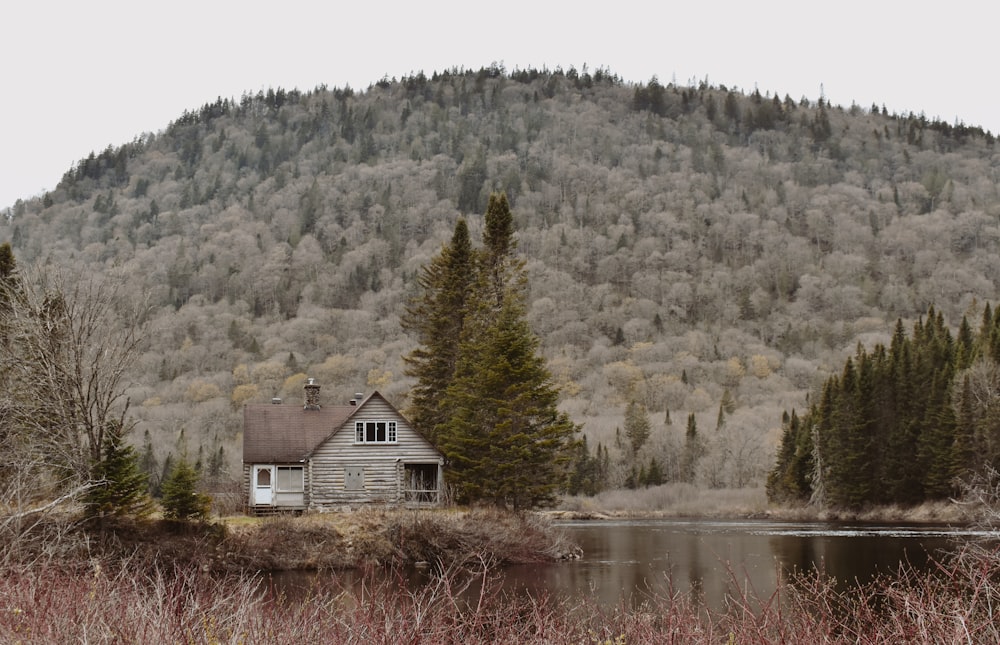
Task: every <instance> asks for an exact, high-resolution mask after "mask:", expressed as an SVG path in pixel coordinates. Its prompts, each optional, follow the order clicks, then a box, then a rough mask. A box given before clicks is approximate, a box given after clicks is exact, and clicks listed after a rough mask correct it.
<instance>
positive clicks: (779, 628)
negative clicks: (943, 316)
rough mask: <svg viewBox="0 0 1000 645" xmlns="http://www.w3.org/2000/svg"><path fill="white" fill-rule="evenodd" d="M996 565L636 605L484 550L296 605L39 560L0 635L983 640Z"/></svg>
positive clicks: (1, 592) (153, 576) (317, 594)
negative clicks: (431, 571) (539, 588)
mask: <svg viewBox="0 0 1000 645" xmlns="http://www.w3.org/2000/svg"><path fill="white" fill-rule="evenodd" d="M954 562H956V563H957V562H967V560H962V559H957V560H955V561H954ZM995 562H996V561H995V560H994V561H992V564H990V563H989V562H983V563H982V565H983V566H981V567H980V568H979V569H975V570H967V569H964V568H961V567H958V566H957V565H947V566H946V565H942V566H941V567H939V569H938V570H937V571H935V572H932V573H919V572H915V571H912V570H903V571H901V572H900V574H899V575H898V576H896V577H885V578H881V579H879V580H876V581H875V582H873V583H870V584H868V585H865V586H863V587H860V588H856V589H853V590H852V591H851V592H849V593H848V592H843V591H839V590H838V589H837V587H836V585H835V584H834V581H832V580H830V579H828V578H824V577H823V576H822V575H821V574H812V575H809V576H805V577H801V578H798V579H796V580H794V581H793V582H789V581H781V582H780V583H779V585H778V588H777V590H776V591H775V592H774V593H773V594H771V595H767V596H761V595H759V594H757V593H756V592H755V591H754V590H753V589H747V588H745V587H741V586H740V585H733V589H734V591H733V592H732V593H731V595H730V597H729V599H728V602H727V604H726V606H725V607H724V608H722V609H719V610H710V609H706V608H705V607H704V606H703V605H701V604H700V603H699V602H698V600H697V598H696V597H695V596H693V595H692V594H690V593H682V592H679V591H675V590H668V591H666V592H662V593H659V594H655V595H650V596H649V597H648V598H647V599H646V600H645V602H643V603H642V604H641V605H639V606H637V607H633V606H626V605H621V606H615V607H606V606H601V605H599V604H598V603H596V602H595V601H594V600H593V599H590V598H570V599H564V600H556V599H553V598H552V597H548V596H542V597H531V596H528V595H526V594H524V593H517V592H510V591H505V590H504V589H503V586H502V585H501V584H500V582H501V579H500V578H501V574H500V573H499V572H498V570H497V569H495V568H494V567H493V566H492V564H491V562H490V559H489V558H488V557H486V556H482V557H480V558H478V559H474V560H470V561H468V562H466V563H464V564H462V565H461V566H458V565H453V566H450V567H444V571H443V572H442V573H441V574H440V575H438V576H435V577H433V578H432V579H431V580H430V581H428V582H427V583H426V584H424V585H423V586H421V587H420V588H418V589H416V590H414V589H413V588H412V587H410V586H409V585H407V584H406V582H405V580H404V578H403V577H402V576H400V577H399V578H396V577H393V576H391V575H388V576H387V575H384V574H382V575H372V576H370V577H368V578H366V579H365V580H364V581H362V582H361V583H360V585H352V586H338V585H336V584H333V585H329V586H327V587H317V588H314V589H310V591H309V593H308V595H307V596H306V597H304V598H295V599H293V600H289V599H286V598H284V597H283V596H281V595H277V594H275V593H274V591H273V589H272V588H270V587H269V586H268V585H266V584H264V581H263V579H262V578H260V577H257V576H227V577H216V576H212V575H209V574H207V573H204V572H202V571H201V569H199V568H197V567H188V568H176V569H171V570H167V569H160V568H153V569H145V568H144V567H142V566H134V565H133V564H129V563H125V565H124V566H121V567H117V568H115V569H114V570H112V569H111V568H110V567H106V566H102V565H101V564H99V563H97V562H94V563H92V565H91V567H90V569H89V570H87V571H83V572H76V573H71V572H67V571H65V570H62V569H58V568H55V567H51V566H41V567H34V568H23V569H17V570H11V571H7V572H5V573H6V575H4V576H2V577H0V641H3V642H22V643H50V642H91V643H98V642H185V643H246V642H251V643H257V642H280V641H284V640H291V639H294V640H298V641H304V642H336V643H347V644H351V643H469V644H478V643H552V644H558V643H593V644H596V643H601V644H604V643H726V642H729V643H806V642H808V643H863V644H889V643H903V642H906V643H988V642H998V640H1000V621H998V618H1000V616H997V608H998V606H1000V598H998V596H997V587H996V576H997V573H998V571H997V568H996V564H995Z"/></svg>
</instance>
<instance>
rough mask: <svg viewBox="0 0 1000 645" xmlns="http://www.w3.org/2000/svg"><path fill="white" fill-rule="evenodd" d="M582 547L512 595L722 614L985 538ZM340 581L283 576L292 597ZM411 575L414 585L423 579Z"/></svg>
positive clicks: (753, 536) (645, 524) (619, 525)
mask: <svg viewBox="0 0 1000 645" xmlns="http://www.w3.org/2000/svg"><path fill="white" fill-rule="evenodd" d="M556 526H558V527H560V528H561V529H562V530H564V531H566V532H567V533H568V534H569V536H570V537H571V538H572V539H573V540H574V541H576V542H577V543H578V544H580V546H581V547H583V554H584V555H583V558H582V559H580V560H576V561H571V562H558V563H552V564H546V565H537V564H533V565H518V566H510V567H506V568H505V569H504V573H503V585H504V586H505V587H506V588H507V589H510V590H517V591H518V592H521V593H531V594H533V595H542V594H547V595H549V596H553V597H565V596H589V597H592V598H594V599H595V600H596V601H597V602H599V603H601V604H602V605H604V606H608V607H611V606H616V605H619V604H621V603H623V602H624V603H627V604H633V605H635V604H638V603H640V602H642V601H643V600H644V599H645V598H647V597H648V595H649V594H650V593H661V594H663V593H666V592H669V591H670V590H671V589H674V590H678V591H689V590H693V591H694V593H696V594H697V596H698V597H699V598H700V599H701V600H702V601H703V602H705V603H706V604H707V605H709V606H712V607H720V606H721V604H722V603H723V599H724V598H725V596H726V594H727V593H730V592H732V591H733V587H734V586H737V585H738V586H740V587H743V588H747V589H751V590H752V591H753V593H755V594H756V595H757V597H760V598H766V597H767V596H769V595H770V594H771V593H772V592H773V591H774V589H775V585H776V584H777V582H778V581H779V580H781V579H787V577H788V576H789V574H790V573H791V572H794V571H808V570H812V569H819V570H821V571H824V572H825V573H826V574H828V575H830V576H832V577H834V578H835V579H836V580H837V581H838V583H839V584H840V585H841V586H842V587H844V586H847V585H851V584H857V583H858V582H867V581H869V580H871V579H872V578H873V577H874V576H876V575H879V574H890V575H891V574H893V573H895V572H896V571H897V570H898V568H899V565H900V563H903V562H906V563H909V564H910V565H913V566H915V567H917V568H927V567H929V566H930V558H932V557H940V556H941V555H943V554H945V553H946V552H948V551H949V550H953V549H954V548H955V547H956V546H958V545H959V544H960V543H961V541H962V540H964V539H967V538H969V537H978V536H982V535H983V534H982V533H979V532H976V531H972V530H968V529H961V528H950V527H948V526H930V525H925V524H920V525H899V524H894V525H889V524H847V523H825V522H824V523H819V522H817V523H790V522H773V521H763V520H762V521H756V520H746V521H740V520H722V521H706V520H690V521H686V520H622V521H572V522H558V523H556ZM324 575H326V576H330V575H337V576H339V583H340V584H347V585H350V584H352V582H351V576H352V575H353V574H351V573H348V574H346V575H345V574H343V573H341V574H301V573H288V574H280V577H278V578H273V581H274V582H275V583H277V585H278V586H280V587H282V588H283V589H284V590H285V591H292V592H294V587H300V588H302V587H306V586H308V585H311V584H315V583H317V582H320V583H322V582H323V581H322V576H324ZM428 575H429V574H427V573H426V572H419V571H415V572H412V578H411V582H410V583H411V584H412V585H415V586H418V585H420V584H422V582H423V581H426V579H427V576H428Z"/></svg>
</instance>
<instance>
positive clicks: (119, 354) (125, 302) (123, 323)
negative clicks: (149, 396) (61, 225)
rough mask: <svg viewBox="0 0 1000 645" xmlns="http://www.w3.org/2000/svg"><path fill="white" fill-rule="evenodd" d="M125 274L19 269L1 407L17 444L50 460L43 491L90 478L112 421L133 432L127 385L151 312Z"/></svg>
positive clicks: (0, 353) (42, 475) (4, 352)
mask: <svg viewBox="0 0 1000 645" xmlns="http://www.w3.org/2000/svg"><path fill="white" fill-rule="evenodd" d="M125 278H126V276H125V275H124V274H122V273H112V274H110V275H109V276H107V277H101V278H96V277H84V276H79V275H74V274H72V273H70V272H68V271H64V270H60V269H57V268H52V267H35V268H32V269H29V270H27V271H25V272H23V273H22V274H21V277H20V280H19V282H18V286H17V289H16V292H15V293H13V294H12V297H11V299H10V305H9V307H8V308H7V310H6V312H5V320H4V324H5V325H6V329H7V332H8V341H9V342H7V343H5V344H3V346H0V366H2V369H3V370H4V373H5V375H6V380H7V383H6V385H7V388H6V392H5V393H4V401H3V405H4V406H5V408H6V410H5V412H6V413H7V414H6V415H5V416H6V419H7V423H8V426H9V427H10V428H12V429H13V430H14V434H15V435H16V437H17V438H18V440H17V445H16V449H17V450H18V451H23V452H25V453H27V455H26V456H30V457H29V458H28V459H27V461H28V462H30V463H37V464H43V465H44V467H43V468H41V469H39V472H38V473H37V475H36V478H35V491H36V492H38V493H39V494H41V495H47V494H51V493H53V492H55V491H66V490H70V489H73V488H75V487H77V486H79V485H82V484H86V483H87V482H88V481H89V480H90V479H91V474H92V472H93V468H94V466H95V464H96V463H97V462H98V461H100V459H101V455H102V450H103V448H104V444H105V441H106V439H107V432H108V429H109V427H110V424H111V423H112V422H115V423H118V424H120V426H119V427H121V428H125V429H126V430H127V429H129V428H131V424H130V423H129V421H128V419H127V411H128V400H127V397H126V396H125V390H126V388H127V386H128V385H129V382H128V378H129V370H130V368H131V366H132V364H133V362H134V361H135V359H136V358H137V356H138V354H139V351H140V349H141V345H142V343H143V339H144V334H145V329H146V325H145V322H146V308H145V306H144V305H143V304H142V303H141V302H140V301H137V300H136V299H135V298H133V297H131V296H132V294H130V293H128V292H127V290H126V288H125V287H126V283H125ZM41 484H45V485H41Z"/></svg>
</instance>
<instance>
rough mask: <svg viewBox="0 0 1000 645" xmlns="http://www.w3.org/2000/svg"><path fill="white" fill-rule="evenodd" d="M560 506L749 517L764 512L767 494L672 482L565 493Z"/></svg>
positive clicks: (606, 511) (614, 511) (634, 512)
mask: <svg viewBox="0 0 1000 645" xmlns="http://www.w3.org/2000/svg"><path fill="white" fill-rule="evenodd" d="M559 508H560V509H561V510H566V511H573V512H578V513H584V514H587V513H592V514H607V515H618V516H621V515H625V516H630V515H636V516H639V515H641V516H670V517H752V516H759V515H764V514H766V512H767V495H766V494H765V493H764V489H763V488H703V487H700V486H693V485H691V484H678V483H673V484H663V485H662V486H652V487H650V488H640V489H638V490H624V489H619V490H609V491H604V492H602V493H599V494H598V495H595V496H594V497H583V496H577V497H567V498H565V499H564V500H563V502H562V504H560V506H559Z"/></svg>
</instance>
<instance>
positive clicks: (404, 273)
mask: <svg viewBox="0 0 1000 645" xmlns="http://www.w3.org/2000/svg"><path fill="white" fill-rule="evenodd" d="M998 161H1000V158H998V155H997V150H996V145H995V141H994V137H993V136H992V135H991V134H990V133H988V132H984V131H983V130H982V129H980V128H977V127H969V126H965V125H961V124H947V123H943V122H940V121H932V120H928V119H926V118H925V117H923V116H922V115H914V114H905V115H899V114H887V113H886V111H885V109H884V108H881V107H879V106H877V105H873V106H870V107H861V106H856V105H852V106H849V107H841V106H834V105H830V104H829V103H827V102H826V101H825V100H824V99H823V98H822V97H821V98H818V99H810V98H805V97H800V98H792V97H788V96H780V95H779V94H778V93H773V92H764V93H762V92H760V91H757V90H755V91H753V92H750V93H747V92H745V91H740V90H737V89H730V88H725V87H711V86H705V85H703V86H698V87H686V86H675V85H666V86H664V85H662V84H660V83H659V82H658V81H656V79H652V80H650V81H649V82H648V83H643V84H639V85H636V84H631V83H625V82H623V81H621V80H620V79H619V78H618V77H616V76H615V75H614V74H612V73H610V72H608V71H606V70H595V71H588V70H586V69H584V70H575V69H570V70H567V71H562V70H556V71H547V70H515V71H507V70H504V69H503V68H500V67H491V68H486V69H481V70H478V71H462V70H451V71H447V72H442V73H435V74H433V75H432V76H425V75H423V74H418V75H415V76H411V77H407V78H403V79H399V80H396V79H383V80H381V81H379V82H378V83H375V84H374V85H372V86H371V87H369V88H368V89H367V90H365V91H363V92H354V91H351V90H349V89H336V88H334V89H329V88H325V87H321V88H316V89H315V90H312V91H308V92H303V91H298V90H282V89H275V90H269V91H267V92H266V93H264V92H259V93H257V94H246V95H244V96H242V97H240V98H239V99H220V100H218V101H216V102H215V103H213V104H210V105H205V106H203V107H202V108H200V109H196V110H193V111H191V112H187V113H185V114H183V115H180V116H179V117H178V118H177V120H176V121H174V122H173V123H171V124H170V125H169V126H168V127H167V128H166V129H165V130H163V131H162V132H158V133H156V134H149V135H144V136H141V137H138V138H137V139H136V140H134V141H132V142H130V143H127V144H124V145H122V146H120V147H118V148H114V147H109V148H108V149H106V150H104V151H103V152H100V153H94V154H91V155H90V156H88V157H87V158H85V159H83V160H81V161H80V162H79V163H78V164H77V165H76V166H75V167H73V168H71V169H70V170H69V171H68V172H67V173H66V174H65V175H64V177H63V178H62V181H61V182H60V183H59V185H58V187H57V188H56V189H55V190H53V191H51V192H50V193H48V194H46V195H44V196H43V197H41V198H38V199H34V200H31V201H28V202H18V204H16V205H15V207H14V208H13V209H11V210H9V211H8V212H6V215H7V217H5V218H3V219H2V223H0V242H3V241H10V242H11V243H12V245H13V248H14V252H15V255H16V257H17V261H18V263H19V265H22V266H24V265H28V264H30V263H35V262H40V263H57V264H60V265H63V266H65V267H67V268H69V269H71V270H73V271H76V272H78V273H81V274H93V273H100V272H103V271H106V270H108V269H109V268H111V267H115V266H117V267H123V268H124V269H125V270H126V271H127V272H128V273H129V274H130V276H131V288H133V289H134V293H135V297H136V298H140V297H143V298H148V299H149V302H150V304H151V305H152V306H153V308H154V318H153V323H152V324H153V327H152V328H153V330H154V331H153V333H152V336H151V341H150V343H149V346H148V347H147V348H146V350H145V353H144V355H143V357H142V359H141V361H140V364H141V370H140V371H139V372H138V373H137V374H135V375H134V380H135V385H134V387H133V388H132V389H131V391H130V394H131V397H132V400H133V411H135V413H136V415H137V416H138V417H139V420H140V422H141V425H140V429H141V434H140V435H138V436H137V437H136V440H137V442H140V443H141V442H143V437H146V440H145V441H146V443H148V446H146V448H147V449H148V450H147V452H149V454H151V455H152V458H153V459H155V460H157V461H159V462H160V463H162V461H163V460H164V459H165V458H166V456H167V455H168V454H169V453H171V452H174V453H176V452H177V451H178V449H179V446H178V437H180V436H181V432H182V430H183V436H184V437H185V438H186V439H185V441H186V443H187V444H188V451H189V452H190V453H192V455H193V454H194V452H195V450H196V449H200V451H201V452H202V453H203V455H204V462H205V463H208V462H209V461H210V459H209V457H210V456H211V457H212V459H211V461H213V462H218V461H219V460H218V459H216V458H215V456H216V455H218V454H219V451H220V449H221V451H222V452H223V453H224V454H226V455H227V458H226V461H228V463H229V466H230V468H232V467H233V466H234V464H235V463H236V462H237V461H238V459H239V432H240V415H239V410H240V408H241V406H242V404H243V403H245V402H249V401H264V400H268V399H270V398H271V397H272V396H282V397H285V398H286V399H288V398H291V399H294V398H295V397H298V396H300V391H301V384H302V382H303V380H304V378H305V375H306V374H308V375H309V376H313V377H316V378H317V379H318V380H319V382H320V383H322V384H323V386H324V396H325V397H328V400H329V399H341V398H342V399H345V400H346V399H347V398H349V397H350V396H351V395H352V394H353V393H354V392H356V391H360V390H371V389H374V388H378V389H379V390H380V391H382V392H383V393H384V394H386V395H387V396H388V397H389V398H390V399H391V400H392V401H393V402H394V403H396V404H397V405H399V406H400V407H404V408H405V406H406V403H407V400H406V399H407V395H408V393H409V389H410V387H411V386H412V385H413V381H412V380H411V379H408V378H407V377H405V376H404V366H403V361H402V357H403V356H404V355H405V354H407V353H408V352H409V351H411V350H412V349H413V347H414V346H415V339H413V338H410V337H408V336H407V335H406V334H405V333H404V332H403V328H402V326H401V325H400V316H401V314H402V313H403V312H404V309H405V305H406V303H407V302H408V301H409V299H410V298H412V297H413V296H414V295H415V293H416V281H417V277H418V275H419V271H420V268H421V267H422V266H424V265H425V264H426V263H427V262H428V261H429V260H430V259H431V257H433V256H434V254H435V253H437V251H438V250H439V249H440V248H441V246H442V244H444V243H445V242H447V240H448V239H449V236H450V234H451V231H452V229H453V227H454V224H455V221H456V219H457V218H458V216H459V215H465V216H466V217H467V219H468V223H469V228H470V231H471V234H472V235H473V236H474V237H475V238H476V239H478V238H479V237H480V229H481V227H482V216H483V213H484V211H485V207H486V200H487V198H488V196H489V194H490V193H491V192H492V191H505V192H506V194H507V196H508V197H509V199H510V203H511V208H512V210H513V213H514V217H515V228H516V231H517V238H518V250H519V252H520V253H521V254H523V256H524V258H525V260H526V266H527V269H528V273H529V277H530V288H531V292H530V297H529V301H530V302H529V312H528V313H529V320H530V323H531V325H532V327H533V330H534V331H535V333H537V334H538V335H539V337H540V338H541V340H542V343H543V346H542V351H543V352H544V354H545V356H546V357H547V358H548V360H549V364H550V367H551V370H552V372H553V374H555V375H556V376H557V378H558V380H559V384H560V385H561V387H562V391H563V403H562V407H563V409H564V410H565V411H567V412H568V413H569V414H570V416H571V417H572V418H573V420H574V421H576V422H578V423H582V424H583V427H584V432H585V434H586V435H587V436H588V441H589V445H590V446H591V447H592V448H596V446H597V445H598V444H600V445H601V446H602V449H603V450H604V451H605V452H604V454H605V456H607V454H608V451H610V453H611V454H610V457H609V458H608V459H607V461H608V462H609V463H610V464H611V466H610V470H611V472H610V477H611V480H612V483H614V484H621V483H622V482H624V481H625V480H626V478H627V476H628V468H629V467H630V466H631V465H633V464H634V463H642V464H646V463H650V464H652V462H655V465H656V467H657V469H659V470H660V471H661V473H662V475H663V476H664V477H666V478H668V479H669V478H681V476H682V464H681V462H682V459H681V455H682V453H683V445H684V442H685V436H686V433H688V431H689V427H686V426H685V424H684V421H683V420H684V419H688V418H689V415H693V416H690V419H691V420H693V421H694V422H695V424H696V427H697V436H698V437H699V438H700V441H702V442H703V443H704V450H703V451H702V452H701V453H699V454H701V455H702V456H701V457H700V462H699V468H698V473H697V474H696V477H697V478H698V479H699V480H700V481H702V482H703V483H705V484H707V485H713V486H737V485H760V484H761V483H762V482H763V479H764V476H765V474H766V472H767V470H768V468H770V467H771V465H772V464H773V457H774V451H775V448H776V445H777V442H778V438H779V435H780V432H781V430H780V428H781V415H782V412H783V411H784V410H786V409H791V408H793V407H799V408H800V409H802V408H804V407H805V400H806V395H807V392H809V391H810V390H811V389H812V388H816V387H818V386H820V385H821V384H822V383H823V381H824V380H825V379H827V378H828V377H829V376H830V375H831V374H833V373H836V372H839V370H840V369H841V365H842V364H843V361H844V359H845V358H846V357H847V356H849V355H851V354H853V353H854V352H855V349H856V345H857V343H858V342H862V343H863V344H865V345H871V344H874V343H875V342H877V341H881V342H887V341H888V340H889V339H890V338H891V333H892V330H893V325H894V324H895V322H896V320H897V318H903V319H904V320H913V319H916V318H917V317H918V316H919V315H920V314H922V313H924V312H926V311H927V308H928V306H930V305H934V306H935V307H936V308H937V310H938V311H940V312H942V313H943V314H944V316H945V318H946V319H948V320H959V319H961V317H962V315H963V314H969V313H972V314H973V315H972V318H973V319H975V316H976V315H978V314H977V313H976V312H977V310H978V309H979V308H980V307H981V305H982V303H983V302H985V301H986V300H994V301H995V299H996V295H997V292H998V284H1000V263H998V262H997V261H996V258H997V252H998V249H1000V191H998V176H1000V169H998V165H1000V164H998ZM633 402H634V403H636V404H639V405H640V406H641V408H642V409H645V410H646V411H647V413H648V418H649V420H650V421H651V431H650V435H649V439H648V441H645V442H644V444H643V445H642V446H641V447H640V449H639V451H633V448H632V446H631V445H630V443H629V440H628V439H627V438H625V437H623V436H622V435H621V433H619V432H616V429H617V428H619V427H623V426H624V423H625V409H626V406H627V405H628V404H629V403H633ZM689 426H690V421H689ZM146 433H148V434H146ZM633 452H637V453H640V454H632V453H633ZM629 458H631V459H632V462H631V463H629ZM684 468H685V469H686V468H687V466H685V467H684Z"/></svg>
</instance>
